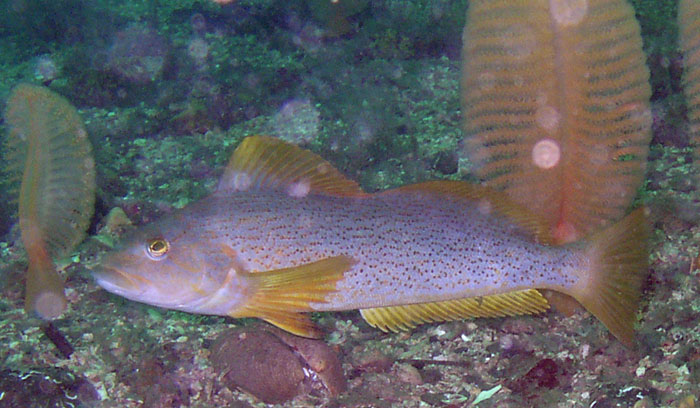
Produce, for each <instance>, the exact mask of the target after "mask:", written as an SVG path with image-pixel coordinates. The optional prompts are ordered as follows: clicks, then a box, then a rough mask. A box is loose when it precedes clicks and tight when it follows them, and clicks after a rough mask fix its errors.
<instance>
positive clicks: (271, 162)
mask: <svg viewBox="0 0 700 408" xmlns="http://www.w3.org/2000/svg"><path fill="white" fill-rule="evenodd" d="M249 189H261V190H262V189H272V190H282V191H285V192H286V193H287V194H289V195H290V196H297V197H302V196H304V195H306V194H324V195H333V196H365V195H366V193H364V192H363V191H362V189H361V188H360V186H359V185H358V184H357V183H356V182H354V181H352V180H350V179H348V178H346V177H345V176H343V175H342V174H341V173H340V172H339V171H338V170H337V169H335V168H334V167H333V165H331V164H330V163H329V162H327V161H326V160H324V159H322V158H321V157H320V156H319V155H317V154H315V153H312V152H310V151H308V150H304V149H302V148H300V147H298V146H295V145H292V144H289V143H287V142H284V141H282V140H280V139H276V138H273V137H269V136H250V137H247V138H245V139H243V141H242V142H241V144H240V145H238V147H237V148H236V151H234V152H233V156H232V157H231V160H230V161H229V164H228V166H226V170H225V171H224V175H223V176H222V177H221V181H220V182H219V187H218V189H217V194H226V193H232V192H235V191H241V190H249Z"/></svg>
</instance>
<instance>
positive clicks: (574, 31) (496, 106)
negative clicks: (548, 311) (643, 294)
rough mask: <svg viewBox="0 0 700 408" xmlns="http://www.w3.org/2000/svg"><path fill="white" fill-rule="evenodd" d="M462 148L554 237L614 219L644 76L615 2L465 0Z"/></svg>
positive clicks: (640, 133)
mask: <svg viewBox="0 0 700 408" xmlns="http://www.w3.org/2000/svg"><path fill="white" fill-rule="evenodd" d="M463 42H464V48H463V55H462V58H463V66H462V70H463V71H462V102H463V111H464V130H465V144H464V147H465V150H466V154H467V155H468V156H469V158H470V159H472V160H474V161H475V162H476V163H477V173H478V175H479V176H480V177H481V178H482V179H484V180H485V182H486V184H487V185H489V186H492V187H495V188H498V189H501V190H504V191H505V192H506V193H507V194H508V195H509V196H511V197H512V198H513V199H514V200H515V201H516V202H518V203H520V204H524V205H527V206H528V207H530V208H531V209H533V211H534V212H535V213H537V214H540V215H542V216H544V217H546V218H547V222H548V224H549V225H550V228H551V229H552V233H553V235H554V237H555V239H556V240H557V241H558V242H571V241H575V240H577V239H579V238H581V237H582V236H585V235H586V234H587V233H589V232H592V231H594V230H596V229H598V228H600V227H601V226H603V225H606V224H608V223H610V222H612V221H615V220H617V219H619V218H621V217H622V215H623V214H624V212H625V210H626V209H627V207H628V206H629V205H630V203H631V201H632V199H633V198H634V196H635V194H636V190H637V188H638V187H639V186H640V184H641V182H642V178H643V176H644V170H645V167H646V157H647V152H648V145H649V141H650V137H651V133H650V126H651V111H650V108H649V96H650V93H651V91H650V87H649V82H648V79H649V73H648V70H647V68H646V66H645V64H644V53H643V51H642V39H641V36H640V30H639V25H638V23H637V21H636V19H635V17H634V10H633V9H632V7H631V6H630V5H629V4H627V2H626V1H624V0H614V1H608V0H604V1H603V0H591V1H568V2H565V1H550V2H547V1H544V0H537V1H531V0H527V1H523V0H518V1H513V0H497V1H493V0H488V1H474V2H472V3H471V4H470V7H469V10H468V13H467V23H466V25H465V29H464V36H463Z"/></svg>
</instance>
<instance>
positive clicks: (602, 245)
mask: <svg viewBox="0 0 700 408" xmlns="http://www.w3.org/2000/svg"><path fill="white" fill-rule="evenodd" d="M645 211H646V210H645V209H644V208H639V209H637V210H635V211H634V212H632V213H631V214H630V215H628V216H627V217H625V218H623V219H622V220H621V221H619V222H618V223H616V224H614V225H612V226H610V227H608V228H606V229H604V230H602V231H599V232H596V233H595V234H593V235H592V236H591V238H590V244H589V247H588V248H587V250H586V251H587V253H588V257H589V259H590V260H591V266H590V268H589V270H587V271H585V275H584V283H583V284H582V285H580V286H579V287H576V288H575V289H574V290H573V291H572V292H571V293H569V295H571V296H573V297H574V298H575V299H576V300H578V301H579V302H580V303H581V304H582V305H583V306H584V307H585V308H586V309H587V310H588V311H589V312H591V313H592V314H593V315H594V316H595V317H597V318H598V319H599V320H600V321H601V322H603V324H604V325H605V327H607V328H608V330H610V332H611V333H612V334H614V335H615V337H617V338H618V339H619V340H620V341H621V342H622V343H623V344H625V345H626V346H628V347H632V345H633V340H634V323H635V322H636V321H637V317H636V314H637V310H638V309H639V296H640V294H641V286H642V281H643V280H644V279H645V277H646V275H647V273H648V270H649V264H648V262H649V261H648V258H649V253H648V249H647V238H648V235H649V231H648V225H647V221H646V214H645Z"/></svg>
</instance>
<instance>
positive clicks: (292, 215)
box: [96, 137, 645, 343]
mask: <svg viewBox="0 0 700 408" xmlns="http://www.w3.org/2000/svg"><path fill="white" fill-rule="evenodd" d="M641 218H642V217H641V215H634V216H630V217H628V218H627V219H626V220H623V221H622V222H621V223H620V224H618V225H617V226H616V227H613V228H612V231H608V230H606V231H604V232H601V233H600V234H599V236H594V237H592V238H591V242H581V243H577V244H573V245H568V246H550V245H545V244H546V243H547V242H548V239H549V238H548V236H547V233H546V231H544V229H542V228H541V225H543V224H542V223H541V222H539V220H538V219H537V218H536V217H534V216H532V215H531V214H529V213H528V212H527V211H526V210H524V209H522V208H520V207H518V206H516V205H514V204H512V203H510V202H509V201H508V199H506V198H505V197H504V196H502V195H500V194H499V193H496V192H494V191H491V190H489V189H486V188H483V187H479V186H475V185H471V184H467V183H463V182H446V181H442V182H427V183H420V184H415V185H410V186H405V187H402V188H398V189H394V190H389V191H385V192H381V193H377V194H366V193H364V192H362V191H361V190H360V189H359V187H357V185H356V184H354V183H353V182H351V181H349V180H347V179H345V178H343V177H342V176H341V175H340V174H339V173H338V172H337V171H336V170H335V169H333V168H332V167H330V165H329V164H328V163H327V162H325V161H323V160H322V159H320V158H319V157H318V156H316V155H314V154H312V153H310V152H307V151H303V150H301V149H299V148H296V147H294V146H290V145H287V144H285V143H283V142H280V141H278V140H276V139H271V138H266V137H252V138H248V139H246V140H245V141H244V142H243V143H242V144H241V146H240V147H239V149H237V150H236V152H235V153H234V157H233V158H232V161H231V164H230V165H229V168H228V169H227V171H226V173H225V174H224V176H223V178H222V181H221V183H220V185H219V188H218V190H217V192H216V193H214V194H212V195H211V196H209V197H207V198H204V199H202V200H201V201H199V202H196V203H194V204H192V205H190V206H188V207H186V208H184V209H182V210H181V211H179V212H177V213H175V214H173V215H170V216H167V217H165V218H163V219H162V220H159V221H158V222H156V223H154V224H151V225H149V226H147V227H145V228H144V229H143V230H141V231H137V232H136V233H135V235H134V236H132V237H129V238H127V239H126V241H125V243H124V245H123V246H122V247H121V248H120V249H118V250H117V251H115V252H113V253H111V254H108V255H107V256H106V258H105V260H104V261H103V265H104V266H103V268H102V269H101V270H100V271H98V272H97V274H96V276H97V281H98V283H99V284H100V285H102V286H103V287H104V288H105V289H107V290H109V291H112V292H114V293H117V294H120V295H122V296H125V297H127V298H130V299H132V300H137V301H141V302H145V303H149V304H154V305H158V306H162V307H167V308H172V309H178V310H184V311H188V312H195V313H204V314H217V315H229V316H234V317H242V316H255V317H260V318H263V319H265V320H267V321H269V322H271V323H273V324H276V325H278V326H280V327H282V328H285V329H287V330H289V331H291V332H294V333H297V334H301V335H309V336H313V335H318V331H316V330H315V328H314V327H313V325H312V323H311V322H310V321H308V320H307V319H306V318H305V317H303V315H301V314H299V313H298V312H305V311H337V310H351V309H361V310H362V314H363V317H364V318H365V319H366V320H367V321H368V322H369V323H370V324H372V325H374V326H377V327H379V328H381V329H384V330H397V329H405V328H409V327H413V326H415V324H418V323H422V322H428V321H439V320H451V319H456V318H464V317H479V316H501V315H512V314H522V313H534V312H540V311H543V310H546V309H547V308H548V303H547V301H546V300H545V299H544V297H542V296H541V294H540V292H539V291H538V290H537V289H550V290H554V291H557V292H561V293H564V294H567V295H570V296H573V297H574V298H576V299H577V300H579V301H580V302H581V303H582V304H584V306H586V307H587V308H588V309H589V310H591V311H592V312H593V313H594V314H596V316H598V317H599V318H601V320H603V322H604V323H605V324H606V325H607V326H608V327H609V328H610V329H611V331H613V333H614V334H615V335H616V336H618V338H621V339H622V340H623V341H624V342H625V343H629V342H630V341H631V335H632V334H631V333H632V332H631V330H632V329H631V322H632V321H633V320H634V319H633V318H630V314H631V316H632V317H633V315H634V312H635V311H636V301H637V296H638V291H639V281H640V279H641V278H640V276H642V275H641V273H642V270H643V269H644V262H645V258H644V253H645V252H644V248H643V245H641V246H640V245H639V240H637V241H636V242H634V244H633V245H630V238H635V237H636V238H639V237H640V236H641V235H642V234H643V227H642V225H643V222H641ZM635 245H636V246H635ZM639 247H642V249H636V248H639ZM611 251H612V252H611ZM611 258H615V259H616V260H615V262H613V264H614V265H613V267H612V268H613V269H615V270H617V271H618V272H616V273H614V274H613V275H612V276H608V275H607V274H608V272H609V271H610V270H611V267H608V266H606V265H607V263H609V260H610V259H611ZM602 261H604V262H602ZM620 263H622V264H623V268H622V269H620V268H619V266H620ZM630 269H634V270H633V273H627V272H629V271H630ZM637 269H639V271H638V270H637ZM622 272H624V274H623V273H622ZM601 292H602V293H601ZM601 316H602V317H601Z"/></svg>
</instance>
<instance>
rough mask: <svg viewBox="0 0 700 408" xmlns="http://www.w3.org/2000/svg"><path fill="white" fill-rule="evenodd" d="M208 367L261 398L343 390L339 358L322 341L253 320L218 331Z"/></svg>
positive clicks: (268, 400) (281, 398) (274, 399)
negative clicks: (252, 322) (251, 324)
mask: <svg viewBox="0 0 700 408" xmlns="http://www.w3.org/2000/svg"><path fill="white" fill-rule="evenodd" d="M210 359H211V361H212V364H213V366H214V368H215V369H216V370H218V371H220V372H222V373H224V375H223V377H222V380H223V382H224V384H225V385H226V386H228V387H229V388H232V389H234V388H238V389H241V390H243V391H245V392H248V393H250V394H252V395H253V396H255V397H256V398H259V399H260V400H262V401H263V402H266V403H281V402H284V401H288V400H290V399H292V398H294V397H296V396H297V395H300V394H306V393H308V392H310V391H312V390H320V392H322V393H326V394H328V395H329V396H335V395H337V394H339V393H341V392H343V391H344V390H345V389H346V383H345V377H344V376H343V372H342V367H341V365H340V361H339V360H338V357H337V356H336V355H335V353H334V352H333V351H332V350H331V349H330V348H329V347H328V346H327V345H326V344H325V343H324V342H322V341H320V340H313V339H306V338H302V337H297V336H294V335H291V334H289V333H286V332H283V331H281V330H279V329H276V328H274V327H271V326H267V325H265V326H263V325H254V326H249V327H246V328H240V329H232V330H229V331H227V332H224V333H222V334H221V335H220V336H219V338H218V339H217V340H216V341H215V342H214V345H213V346H212V353H211V357H210Z"/></svg>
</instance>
